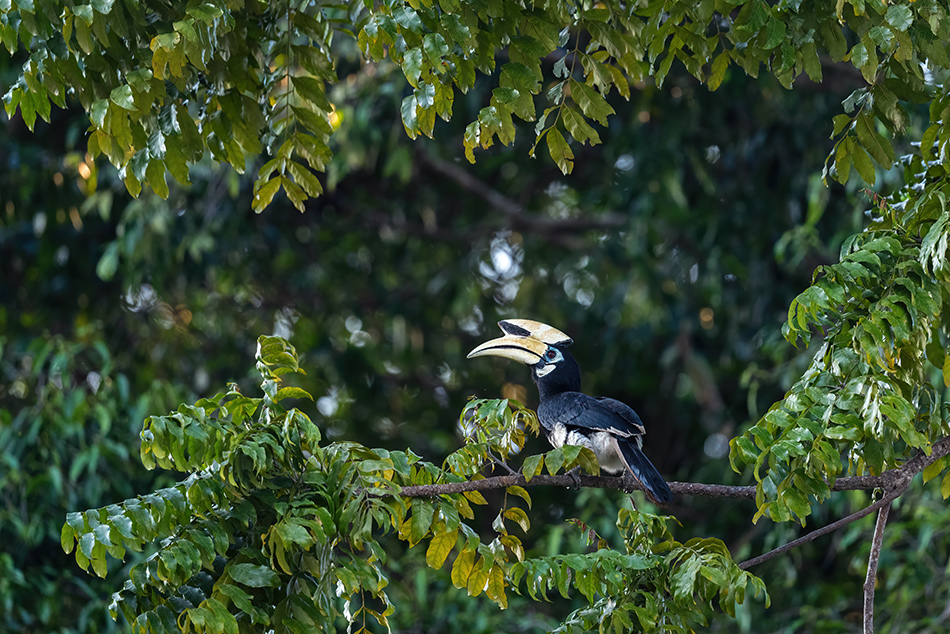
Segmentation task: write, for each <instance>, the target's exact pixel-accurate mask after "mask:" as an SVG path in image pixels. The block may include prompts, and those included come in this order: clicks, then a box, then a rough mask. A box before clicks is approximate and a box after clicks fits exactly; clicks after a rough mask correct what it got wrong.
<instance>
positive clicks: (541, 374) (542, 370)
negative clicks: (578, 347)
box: [534, 363, 557, 379]
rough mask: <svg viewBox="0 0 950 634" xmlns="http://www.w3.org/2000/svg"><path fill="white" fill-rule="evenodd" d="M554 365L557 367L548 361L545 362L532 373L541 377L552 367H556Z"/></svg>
mask: <svg viewBox="0 0 950 634" xmlns="http://www.w3.org/2000/svg"><path fill="white" fill-rule="evenodd" d="M556 367H557V366H556V365H555V364H553V363H549V364H547V365H546V366H544V367H542V368H538V369H537V370H535V371H534V374H535V376H537V377H538V378H539V379H540V378H541V377H543V376H545V375H547V374H548V373H550V372H551V370H553V369H554V368H556Z"/></svg>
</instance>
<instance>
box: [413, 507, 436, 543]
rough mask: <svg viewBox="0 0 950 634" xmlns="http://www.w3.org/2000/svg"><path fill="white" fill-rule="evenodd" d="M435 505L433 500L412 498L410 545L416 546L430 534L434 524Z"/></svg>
mask: <svg viewBox="0 0 950 634" xmlns="http://www.w3.org/2000/svg"><path fill="white" fill-rule="evenodd" d="M434 511H435V509H434V505H433V503H432V501H431V500H426V499H423V498H415V499H413V500H412V530H411V531H410V533H409V545H410V546H415V545H416V544H418V543H419V542H420V541H422V539H423V538H424V537H425V536H426V535H428V534H429V527H430V526H432V518H433V515H434Z"/></svg>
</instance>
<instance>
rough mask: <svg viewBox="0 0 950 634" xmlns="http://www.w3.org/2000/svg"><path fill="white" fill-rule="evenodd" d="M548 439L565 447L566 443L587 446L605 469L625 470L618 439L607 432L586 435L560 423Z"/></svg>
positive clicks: (553, 443) (555, 444)
mask: <svg viewBox="0 0 950 634" xmlns="http://www.w3.org/2000/svg"><path fill="white" fill-rule="evenodd" d="M548 439H549V440H550V441H551V444H552V445H554V446H555V447H563V446H564V445H580V446H581V447H587V448H588V449H590V450H591V451H593V452H594V455H595V456H597V462H598V463H600V468H601V469H602V470H603V471H607V472H610V473H616V472H618V471H623V468H624V462H623V458H622V457H621V456H620V454H619V452H618V451H617V445H616V440H615V439H614V437H613V436H612V435H610V434H608V433H607V432H603V431H597V432H594V433H592V434H591V435H590V436H586V435H584V434H583V433H581V432H579V431H577V430H576V429H572V430H570V431H568V429H567V427H566V426H564V425H560V424H559V425H555V426H554V428H553V429H552V430H551V434H550V436H549V437H548Z"/></svg>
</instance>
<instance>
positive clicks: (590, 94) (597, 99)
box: [561, 77, 615, 173]
mask: <svg viewBox="0 0 950 634" xmlns="http://www.w3.org/2000/svg"><path fill="white" fill-rule="evenodd" d="M569 86H570V89H571V98H572V99H574V101H575V102H577V105H579V106H580V107H581V111H582V112H583V113H584V115H585V116H587V117H590V118H591V119H593V120H594V121H596V122H597V123H599V124H600V125H607V117H608V116H610V115H612V114H614V112H615V111H614V109H613V108H612V107H611V106H610V104H608V103H607V101H606V99H605V98H604V97H603V95H601V94H600V93H598V92H597V91H596V90H594V89H593V88H591V87H590V86H588V85H587V84H582V83H580V82H579V81H577V80H576V79H574V78H573V77H572V78H571V79H570V80H569ZM571 158H573V156H571ZM561 171H564V170H563V168H562V170H561ZM565 173H568V172H565Z"/></svg>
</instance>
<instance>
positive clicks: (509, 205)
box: [418, 152, 627, 236]
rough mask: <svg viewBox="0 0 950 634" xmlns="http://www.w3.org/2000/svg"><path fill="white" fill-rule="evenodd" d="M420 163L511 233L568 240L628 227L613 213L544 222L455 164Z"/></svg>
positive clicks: (424, 159) (426, 158)
mask: <svg viewBox="0 0 950 634" xmlns="http://www.w3.org/2000/svg"><path fill="white" fill-rule="evenodd" d="M418 157H419V160H420V162H421V163H423V164H424V165H425V166H426V167H428V168H429V169H431V170H432V171H433V172H436V173H437V174H440V175H442V176H445V177H446V178H449V179H450V180H453V181H455V182H456V183H457V184H458V185H459V186H460V187H461V188H462V189H464V190H466V191H468V192H469V193H471V194H474V195H475V196H478V197H480V198H482V199H483V200H484V201H485V202H487V203H488V204H489V205H491V206H492V207H494V208H495V209H496V210H498V211H500V212H501V213H502V214H504V215H505V217H506V218H507V219H508V223H509V225H510V226H511V228H512V229H515V230H524V229H531V230H532V231H534V232H541V233H545V234H549V235H552V234H554V235H556V234H563V235H566V236H571V235H573V234H574V233H576V232H578V231H582V230H585V229H617V228H618V227H622V226H624V225H625V224H626V223H627V219H626V218H625V217H624V216H622V215H620V214H615V213H607V214H601V215H598V216H595V217H592V218H565V219H557V218H545V217H542V216H535V215H532V214H529V213H526V212H525V210H524V208H523V207H522V206H521V205H520V204H518V202H517V201H515V200H512V199H511V198H509V197H508V196H506V195H505V194H503V193H501V192H500V191H498V190H497V189H494V188H492V187H491V186H489V185H488V183H486V182H484V181H482V180H480V179H478V178H476V177H475V176H473V175H472V173H471V172H469V171H468V170H466V169H464V168H462V167H459V166H458V165H456V164H455V163H450V162H448V161H444V160H442V159H439V158H437V157H434V156H431V155H430V154H427V153H426V152H419V153H418Z"/></svg>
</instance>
